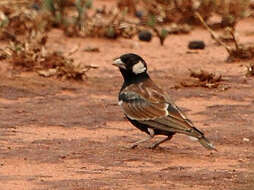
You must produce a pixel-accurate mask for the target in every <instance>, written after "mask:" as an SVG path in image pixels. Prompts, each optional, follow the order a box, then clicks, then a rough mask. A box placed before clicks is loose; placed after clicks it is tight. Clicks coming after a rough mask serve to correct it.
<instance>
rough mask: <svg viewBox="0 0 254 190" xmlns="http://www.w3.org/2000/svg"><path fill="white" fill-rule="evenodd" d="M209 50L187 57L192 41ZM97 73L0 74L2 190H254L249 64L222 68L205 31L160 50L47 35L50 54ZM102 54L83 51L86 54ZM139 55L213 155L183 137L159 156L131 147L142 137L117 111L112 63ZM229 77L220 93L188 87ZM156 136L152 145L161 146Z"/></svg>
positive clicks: (117, 80) (247, 23)
mask: <svg viewBox="0 0 254 190" xmlns="http://www.w3.org/2000/svg"><path fill="white" fill-rule="evenodd" d="M253 22H254V20H253V19H246V20H243V21H241V22H240V23H239V24H238V25H237V31H238V32H239V36H240V39H241V42H243V43H246V42H251V41H253V39H254V35H253V33H254V28H253ZM193 39H197V40H204V41H205V43H206V48H205V50H200V51H196V52H194V53H188V49H187V44H188V42H189V40H193ZM78 45H80V47H81V48H80V51H79V52H77V53H76V54H75V55H74V58H75V60H77V61H80V62H82V63H85V64H95V65H98V66H99V69H97V70H93V71H89V72H88V76H89V78H88V79H87V80H86V81H84V82H75V81H61V80H59V79H54V78H42V77H39V76H38V75H37V74H36V73H24V72H23V73H19V72H13V71H11V70H10V66H8V65H7V63H5V62H4V61H2V62H1V67H0V68H1V69H0V73H1V74H0V80H1V83H0V134H1V136H0V143H1V146H0V187H1V188H0V189H4V190H14V189H19V190H22V189H24V190H46V189H48V190H55V189H59V190H109V189H112V190H113V189H114V190H118V189H119V190H120V189H121V190H125V189H126V190H127V189H128V190H129V189H131V190H158V189H160V190H168V189H181V190H196V189H198V190H208V189H217V190H220V189H224V190H252V189H254V148H253V146H254V90H253V89H254V78H245V77H244V73H245V69H246V68H245V65H246V64H247V63H248V62H242V63H239V62H237V63H226V62H225V59H226V58H227V53H226V51H225V50H224V48H223V47H219V46H217V45H216V44H215V43H214V41H213V40H212V39H211V37H210V35H209V34H208V33H207V31H205V30H203V29H195V30H193V31H192V32H191V33H190V34H186V35H171V36H169V37H168V38H167V39H166V41H165V45H164V46H160V44H159V40H158V39H156V38H154V39H153V40H152V42H151V43H145V42H140V41H139V40H138V39H136V38H134V39H133V40H127V39H118V40H114V41H111V40H106V39H89V38H87V39H81V38H66V37H65V36H64V35H63V33H62V31H60V30H52V31H51V32H50V34H49V43H48V45H47V46H48V47H47V48H49V49H58V50H61V51H64V52H69V51H70V50H71V49H73V48H75V47H77V46H78ZM88 46H90V47H98V48H99V49H100V52H98V53H96V52H84V51H82V49H83V48H85V47H88ZM127 52H134V53H137V54H139V55H141V56H142V57H143V58H144V59H145V60H146V61H147V63H148V67H149V71H150V75H151V77H152V78H153V80H154V81H156V82H157V83H158V84H159V85H160V86H161V87H162V88H163V89H165V90H166V91H168V92H169V93H170V94H171V96H172V98H173V99H174V100H175V101H176V104H178V105H179V106H180V107H181V108H182V109H183V110H184V111H185V112H186V114H187V115H188V117H189V118H190V119H191V120H192V121H193V122H194V123H195V125H196V126H197V127H198V128H199V129H201V130H202V131H204V132H205V134H206V136H207V137H208V138H209V139H210V140H211V141H212V142H213V143H214V145H215V146H216V148H217V149H218V152H210V151H207V150H205V149H204V148H203V147H201V146H200V144H199V143H197V142H193V141H191V140H190V139H189V138H187V137H186V136H183V135H176V136H175V137H174V138H173V139H172V140H171V141H170V142H167V143H165V144H163V145H161V146H160V147H159V148H157V149H155V150H151V149H148V148H146V146H147V145H148V144H144V145H142V146H140V147H138V148H136V149H128V148H127V147H128V146H129V145H130V144H131V143H132V142H135V141H136V140H138V139H141V138H143V137H144V135H145V134H143V133H142V132H140V131H138V130H137V129H136V128H134V127H133V126H132V125H131V124H129V123H128V122H127V121H126V119H125V118H124V117H123V113H122V112H121V110H120V108H119V106H118V105H117V95H118V91H119V89H120V87H121V84H122V77H121V76H120V73H119V71H118V70H117V69H116V68H115V67H113V66H112V65H111V63H112V59H113V58H115V57H117V56H120V55H121V54H123V53H127ZM189 68H192V69H199V68H202V69H205V70H208V71H211V72H216V73H219V74H222V75H223V79H225V80H224V81H222V82H221V85H220V86H219V87H218V88H215V89H207V88H201V87H196V88H184V87H180V83H181V81H187V80H190V77H189V71H188V69H189ZM158 138H160V137H156V140H158Z"/></svg>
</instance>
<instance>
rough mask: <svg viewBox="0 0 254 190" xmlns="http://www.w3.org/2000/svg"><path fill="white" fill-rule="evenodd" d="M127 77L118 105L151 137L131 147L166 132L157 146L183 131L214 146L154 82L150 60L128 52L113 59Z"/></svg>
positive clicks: (132, 121)
mask: <svg viewBox="0 0 254 190" xmlns="http://www.w3.org/2000/svg"><path fill="white" fill-rule="evenodd" d="M113 65H114V66H117V67H118V68H119V70H120V72H121V74H122V77H123V85H122V88H121V89H120V92H119V95H118V104H119V106H120V107H121V109H122V111H123V113H124V115H125V116H126V118H127V120H128V121H129V122H130V123H131V124H132V125H134V126H135V127H136V128H138V129H139V130H141V131H143V132H144V133H146V134H147V137H146V138H144V139H141V140H139V141H137V142H135V143H133V144H132V145H131V146H130V148H136V147H137V146H138V145H139V144H141V143H144V142H147V141H149V140H151V139H152V138H153V137H154V136H157V135H163V136H165V137H164V138H163V139H161V140H159V141H157V142H155V143H153V144H152V145H151V146H149V148H152V149H154V148H156V147H158V146H159V145H160V144H162V143H164V142H166V141H169V140H171V139H172V137H173V136H174V135H175V134H177V133H179V134H185V135H187V136H189V137H190V138H192V139H195V140H197V141H199V143H200V144H201V145H203V146H204V147H205V148H206V149H208V150H216V148H215V147H214V145H213V144H212V143H211V142H210V141H209V140H208V139H207V138H206V137H205V135H204V133H203V132H201V131H200V130H199V129H197V128H196V127H195V126H194V124H193V123H192V122H191V120H189V119H188V118H187V117H186V115H185V114H184V113H183V111H182V110H181V109H180V108H179V107H178V106H177V105H176V104H175V103H174V102H173V101H172V100H171V98H170V96H169V94H168V93H166V92H165V91H164V90H163V89H162V88H160V87H159V86H158V85H156V84H155V82H153V80H152V79H151V78H150V76H149V74H148V71H147V63H146V62H145V61H144V59H143V58H142V57H140V56H139V55H137V54H134V53H126V54H123V55H121V56H120V57H118V58H115V59H114V60H113Z"/></svg>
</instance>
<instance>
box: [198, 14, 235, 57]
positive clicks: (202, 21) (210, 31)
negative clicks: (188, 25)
mask: <svg viewBox="0 0 254 190" xmlns="http://www.w3.org/2000/svg"><path fill="white" fill-rule="evenodd" d="M195 15H196V16H197V17H198V19H199V20H200V22H201V23H202V24H203V25H204V27H205V28H206V29H207V30H208V32H209V33H210V34H211V36H212V37H213V38H214V40H215V41H216V42H218V43H219V44H220V45H222V46H223V47H225V49H226V50H227V52H228V53H229V55H231V52H232V49H231V48H230V47H229V46H227V45H226V44H225V43H223V42H222V41H221V40H220V39H219V38H218V37H217V35H216V34H215V32H214V31H213V30H212V29H211V28H210V27H209V26H208V25H207V24H206V22H205V21H204V19H203V18H202V16H201V15H200V14H199V13H198V12H195Z"/></svg>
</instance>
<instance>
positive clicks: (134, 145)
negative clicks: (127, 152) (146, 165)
mask: <svg viewBox="0 0 254 190" xmlns="http://www.w3.org/2000/svg"><path fill="white" fill-rule="evenodd" d="M137 146H138V145H137V144H136V143H134V144H132V145H130V146H128V148H129V149H134V148H136V147H137Z"/></svg>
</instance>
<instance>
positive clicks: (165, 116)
mask: <svg viewBox="0 0 254 190" xmlns="http://www.w3.org/2000/svg"><path fill="white" fill-rule="evenodd" d="M119 105H120V106H121V108H122V109H123V111H124V113H125V114H126V115H127V117H129V118H130V119H133V120H138V121H139V122H140V123H143V124H146V125H149V126H151V127H153V128H158V129H161V130H165V131H170V132H178V133H184V134H187V135H190V136H194V137H197V138H200V137H202V136H203V133H202V132H200V131H199V130H198V129H196V128H195V127H194V126H193V124H192V122H191V121H190V120H189V119H188V118H187V117H186V116H185V115H184V114H183V113H182V111H181V110H180V109H179V108H178V107H177V106H176V105H175V104H174V103H173V102H172V101H171V100H170V99H169V97H168V95H167V94H166V93H165V92H163V91H162V90H161V89H160V88H159V87H157V86H156V85H155V84H154V83H153V82H152V81H151V80H149V81H146V82H143V83H138V84H135V85H129V86H128V87H126V88H125V89H123V90H122V91H121V92H120V94H119Z"/></svg>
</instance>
